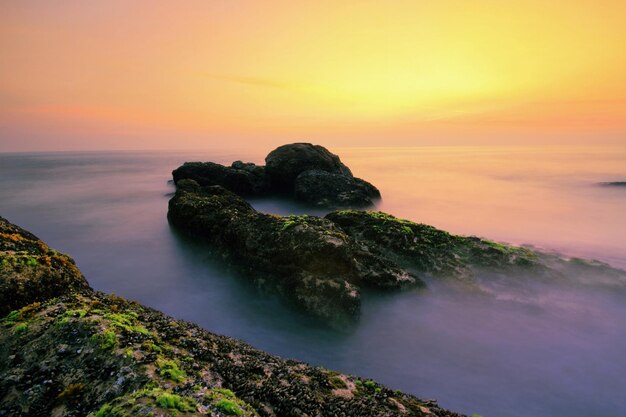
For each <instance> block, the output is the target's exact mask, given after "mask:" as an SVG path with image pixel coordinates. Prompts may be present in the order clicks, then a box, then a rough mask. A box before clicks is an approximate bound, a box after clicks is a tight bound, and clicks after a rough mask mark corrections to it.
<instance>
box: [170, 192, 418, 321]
mask: <svg viewBox="0 0 626 417" xmlns="http://www.w3.org/2000/svg"><path fill="white" fill-rule="evenodd" d="M168 218H169V220H170V222H171V223H172V224H173V225H175V226H177V227H178V228H180V229H181V230H183V231H184V232H187V233H188V234H191V235H195V236H200V237H202V238H203V239H204V240H205V241H207V242H209V243H210V244H211V245H212V246H213V247H214V248H215V249H217V250H218V251H220V252H221V253H222V254H223V257H224V258H225V259H226V260H227V262H228V263H229V264H231V265H233V266H234V267H236V268H238V269H239V270H240V271H242V272H247V271H254V274H251V275H249V278H250V279H251V280H252V281H253V282H255V283H256V284H257V285H259V286H261V287H263V288H265V289H269V290H271V291H273V292H275V293H278V294H281V295H282V296H283V297H284V298H286V299H287V300H289V301H290V302H292V303H294V304H296V305H297V306H299V307H301V308H303V309H304V310H305V311H307V312H309V313H311V314H312V315H314V316H317V317H320V318H322V319H324V320H327V321H328V322H332V323H335V324H337V323H340V322H343V321H345V320H348V321H349V320H351V319H353V318H355V317H358V314H359V307H360V296H359V287H360V286H363V285H364V286H369V287H376V288H389V289H393V288H402V287H405V286H411V285H416V284H419V283H420V281H419V280H418V279H417V278H416V277H414V276H413V275H412V274H410V273H409V272H408V271H406V270H404V269H402V268H400V267H398V266H397V265H396V264H394V263H393V262H391V261H389V260H387V259H385V258H382V257H380V256H377V255H375V254H372V253H369V252H366V251H363V250H362V249H361V248H360V247H359V245H357V244H355V242H354V241H353V239H351V238H350V237H349V236H348V235H346V234H345V233H344V232H343V231H342V230H341V229H339V228H338V227H337V225H335V224H334V223H333V222H331V221H329V220H327V219H323V218H319V217H315V216H287V217H280V216H273V215H267V214H263V213H259V212H257V211H255V210H254V209H253V208H252V207H251V206H250V205H249V204H248V203H246V202H245V201H244V200H243V199H242V198H241V197H239V196H237V195H236V194H234V193H232V192H230V191H228V190H226V189H224V188H222V187H219V186H212V187H201V186H200V185H199V184H197V183H195V182H193V181H191V180H184V181H180V182H179V184H178V189H177V191H176V194H175V195H174V197H173V198H172V199H171V200H170V203H169V211H168Z"/></svg>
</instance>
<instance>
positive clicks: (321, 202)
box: [172, 143, 380, 208]
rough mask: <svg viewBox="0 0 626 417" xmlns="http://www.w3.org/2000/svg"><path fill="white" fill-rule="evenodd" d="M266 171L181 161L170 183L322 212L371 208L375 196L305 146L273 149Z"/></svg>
mask: <svg viewBox="0 0 626 417" xmlns="http://www.w3.org/2000/svg"><path fill="white" fill-rule="evenodd" d="M265 161H266V164H267V165H266V166H259V165H255V164H253V163H251V162H248V163H244V162H242V161H235V162H233V163H232V165H231V166H230V167H226V166H223V165H220V164H216V163H213V162H186V163H185V164H183V165H182V166H180V167H179V168H177V169H175V170H174V171H173V172H172V175H173V177H174V182H175V183H178V182H179V181H181V180H183V179H191V180H194V181H196V182H197V183H198V184H200V185H203V186H206V185H219V186H222V187H224V188H226V189H227V190H230V191H232V192H234V193H236V194H239V195H241V196H244V197H249V196H257V197H258V196H269V195H277V194H281V195H285V194H286V195H289V196H292V197H293V198H294V199H295V200H297V201H300V202H302V203H305V204H308V205H312V206H316V207H325V208H350V207H352V208H357V207H367V206H371V205H373V204H374V203H375V202H376V200H378V199H380V192H379V191H378V189H376V187H374V186H373V185H372V184H370V183H368V182H367V181H364V180H362V179H359V178H355V177H353V175H352V172H351V171H350V169H349V168H348V167H347V166H345V165H344V164H343V163H342V162H341V160H340V159H339V157H338V156H337V155H335V154H332V153H331V152H329V151H328V150H327V149H326V148H324V147H322V146H319V145H312V144H310V143H293V144H290V145H283V146H280V147H278V148H277V149H275V150H273V151H272V152H270V153H269V155H267V157H266V158H265Z"/></svg>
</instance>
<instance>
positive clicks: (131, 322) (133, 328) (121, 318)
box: [104, 311, 150, 335]
mask: <svg viewBox="0 0 626 417" xmlns="http://www.w3.org/2000/svg"><path fill="white" fill-rule="evenodd" d="M104 318H105V319H106V320H108V321H109V322H110V323H111V324H112V325H113V326H115V327H117V328H120V329H123V330H124V331H126V332H128V333H141V334H145V335H149V334H150V332H149V331H148V329H146V328H145V327H143V326H142V325H140V324H136V321H137V313H135V312H133V311H131V312H127V313H107V314H105V315H104Z"/></svg>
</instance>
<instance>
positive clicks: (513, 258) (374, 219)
mask: <svg viewBox="0 0 626 417" xmlns="http://www.w3.org/2000/svg"><path fill="white" fill-rule="evenodd" d="M326 218H327V219H329V220H331V221H332V222H334V223H335V224H337V225H339V227H341V229H342V230H344V231H345V232H346V233H347V234H348V235H349V236H351V237H352V238H354V239H356V240H357V241H359V242H362V243H363V244H364V245H367V247H368V250H371V251H373V252H375V253H380V254H384V255H385V256H388V257H390V258H392V259H394V260H396V261H399V262H400V263H401V264H403V265H405V266H408V267H410V268H413V269H415V270H417V271H419V272H426V273H431V274H434V275H438V276H453V277H468V276H471V275H472V273H473V270H475V269H476V268H491V269H494V270H500V271H507V270H511V269H520V268H522V269H529V268H539V267H541V265H540V263H539V260H538V257H537V254H536V253H535V252H534V251H532V250H530V249H527V248H523V247H517V246H510V245H505V244H500V243H496V242H493V241H489V240H485V239H480V238H477V237H467V236H459V235H453V234H450V233H448V232H446V231H443V230H439V229H437V228H435V227H432V226H429V225H426V224H421V223H415V222H411V221H409V220H403V219H398V218H396V217H394V216H392V215H390V214H386V213H382V212H367V211H357V210H342V211H335V212H332V213H330V214H328V215H327V216H326Z"/></svg>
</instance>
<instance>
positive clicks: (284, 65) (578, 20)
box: [0, 0, 626, 151]
mask: <svg viewBox="0 0 626 417" xmlns="http://www.w3.org/2000/svg"><path fill="white" fill-rule="evenodd" d="M567 3H568V4H564V3H563V2H545V1H537V0H525V1H521V0H519V1H508V2H501V1H486V0H483V1H472V2H468V1H445V0H444V1H437V2H434V1H432V2H431V1H421V2H417V1H394V2H379V1H359V2H345V3H339V2H330V1H294V2H286V1H262V2H261V1H256V2H255V1H248V2H243V1H228V2H226V1H212V2H207V1H197V2H190V3H186V4H185V5H184V7H182V5H178V7H177V6H176V5H174V4H173V3H170V2H156V1H150V2H148V1H137V2H132V3H129V2H122V1H111V2H102V3H99V4H98V3H94V2H80V1H65V2H60V3H57V2H55V3H54V4H45V3H43V4H42V3H41V2H32V1H28V0H26V1H23V2H15V3H14V4H6V3H5V4H3V5H1V6H0V10H1V11H2V13H0V53H1V56H2V62H3V65H1V66H0V133H1V134H2V138H0V146H3V147H10V146H9V145H10V143H7V141H9V140H17V139H19V137H22V136H23V137H27V138H29V140H32V143H33V147H36V145H38V144H41V146H42V147H45V144H46V143H49V140H50V138H52V137H54V136H55V135H56V137H58V136H59V135H65V137H68V138H69V137H76V138H78V137H82V138H84V137H87V136H89V137H90V138H92V139H91V140H92V141H93V143H90V144H89V146H88V147H106V146H114V147H120V146H121V147H134V146H136V147H144V148H145V147H175V146H178V147H185V145H189V146H196V147H197V146H198V145H200V144H202V143H204V142H202V139H201V138H203V137H205V138H216V137H233V138H235V137H236V138H244V137H245V138H249V140H251V141H255V140H258V141H263V140H266V141H267V140H270V139H268V138H275V139H276V140H278V141H281V140H288V139H289V138H292V139H299V138H309V139H311V140H313V141H317V142H323V141H325V140H336V141H339V142H338V143H339V144H341V145H349V144H364V143H366V144H389V143H398V144H405V145H406V144H419V143H421V142H420V137H424V136H429V137H437V138H438V139H437V140H438V141H439V142H441V143H447V142H451V143H466V142H463V140H462V139H460V138H459V131H466V130H467V129H470V130H472V131H473V132H474V135H475V137H480V136H481V135H489V134H493V133H497V134H498V135H500V134H502V133H504V134H506V133H507V132H508V133H511V135H510V138H513V137H514V136H515V135H514V134H513V133H514V132H517V133H519V132H528V131H529V130H533V131H534V132H535V134H536V135H537V136H538V137H541V136H542V134H543V133H545V134H547V133H553V132H559V133H560V134H561V135H576V134H578V133H580V132H581V131H583V132H584V133H586V134H591V135H590V136H589V135H588V136H587V138H588V139H586V140H596V139H597V138H601V137H605V136H603V135H608V134H611V135H613V136H612V138H613V140H617V141H618V142H619V143H624V142H625V141H626V137H625V136H624V134H625V132H626V79H625V76H624V74H626V48H624V45H626V25H624V24H623V22H624V21H625V20H626V3H624V2H623V1H614V0H596V1H589V0H582V1H572V2H567ZM172 134H176V135H182V136H186V137H189V139H188V143H184V144H181V143H176V144H174V143H171V142H170V141H168V140H169V139H167V137H170V136H171V135H172ZM594 134H597V135H596V136H597V137H594ZM390 136H391V137H390ZM105 138H108V139H105ZM116 138H117V139H116ZM193 138H195V139H193ZM589 138H591V139H589ZM616 138H617V139H616ZM500 140H501V141H503V142H504V143H506V142H507V140H508V139H506V138H504V139H500ZM510 140H513V139H510ZM129 141H130V142H129ZM522 142H523V141H522ZM79 145H80V143H79V142H68V144H67V147H69V148H71V147H77V146H78V147H81V146H82V145H81V146H79ZM83 145H84V143H83ZM1 150H2V148H1V147H0V151H1Z"/></svg>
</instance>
